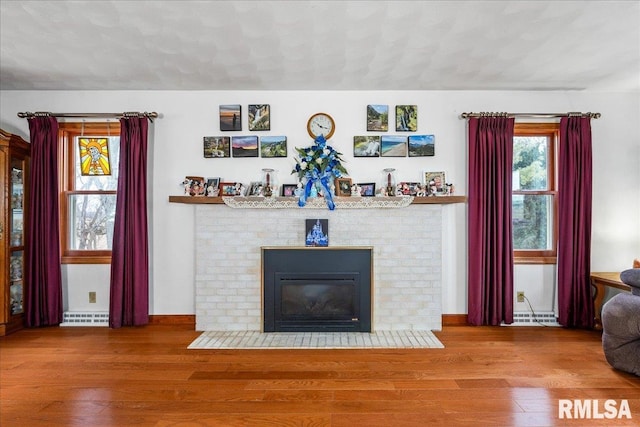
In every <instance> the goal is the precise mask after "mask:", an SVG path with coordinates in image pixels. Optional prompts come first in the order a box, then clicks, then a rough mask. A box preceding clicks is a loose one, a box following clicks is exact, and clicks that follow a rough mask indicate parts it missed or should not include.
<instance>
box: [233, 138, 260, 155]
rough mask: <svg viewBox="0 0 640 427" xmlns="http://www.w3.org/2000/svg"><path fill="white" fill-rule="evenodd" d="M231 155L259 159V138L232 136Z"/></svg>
mask: <svg viewBox="0 0 640 427" xmlns="http://www.w3.org/2000/svg"><path fill="white" fill-rule="evenodd" d="M231 153H232V154H233V157H258V137H257V136H253V135H251V136H232V137H231Z"/></svg>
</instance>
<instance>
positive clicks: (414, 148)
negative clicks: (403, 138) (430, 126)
mask: <svg viewBox="0 0 640 427" xmlns="http://www.w3.org/2000/svg"><path fill="white" fill-rule="evenodd" d="M435 141H436V138H435V136H434V135H409V157H423V156H433V155H435V153H436V149H435Z"/></svg>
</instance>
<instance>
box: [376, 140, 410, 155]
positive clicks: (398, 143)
mask: <svg viewBox="0 0 640 427" xmlns="http://www.w3.org/2000/svg"><path fill="white" fill-rule="evenodd" d="M380 154H381V156H382V157H406V156H407V137H406V136H398V135H382V137H381V138H380Z"/></svg>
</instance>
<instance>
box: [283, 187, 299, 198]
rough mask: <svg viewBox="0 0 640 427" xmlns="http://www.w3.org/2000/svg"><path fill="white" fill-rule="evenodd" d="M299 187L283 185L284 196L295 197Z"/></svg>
mask: <svg viewBox="0 0 640 427" xmlns="http://www.w3.org/2000/svg"><path fill="white" fill-rule="evenodd" d="M296 188H298V186H297V185H296V184H282V196H283V197H293V196H295V195H296V194H295V191H296Z"/></svg>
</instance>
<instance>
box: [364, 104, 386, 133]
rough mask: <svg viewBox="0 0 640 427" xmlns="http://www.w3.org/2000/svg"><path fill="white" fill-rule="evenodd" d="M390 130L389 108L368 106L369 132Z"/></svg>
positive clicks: (375, 105) (374, 105)
mask: <svg viewBox="0 0 640 427" xmlns="http://www.w3.org/2000/svg"><path fill="white" fill-rule="evenodd" d="M388 130H389V106H388V105H377V104H371V105H367V131H368V132H386V131H388Z"/></svg>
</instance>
